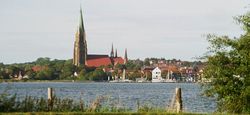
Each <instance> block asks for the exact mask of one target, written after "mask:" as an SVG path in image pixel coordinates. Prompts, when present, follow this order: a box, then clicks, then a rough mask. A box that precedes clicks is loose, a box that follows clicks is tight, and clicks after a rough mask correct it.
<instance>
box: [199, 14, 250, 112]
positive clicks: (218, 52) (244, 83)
mask: <svg viewBox="0 0 250 115" xmlns="http://www.w3.org/2000/svg"><path fill="white" fill-rule="evenodd" d="M237 20H238V22H239V23H240V24H242V25H243V28H244V30H245V32H246V33H245V34H244V35H242V36H241V37H239V38H233V39H230V38H229V37H227V36H215V35H208V41H209V43H210V47H209V49H210V50H209V52H208V54H207V55H206V56H205V59H206V60H207V64H206V67H205V68H204V77H205V78H208V79H210V80H211V83H208V84H205V85H204V89H205V90H204V93H205V94H206V95H207V96H216V98H217V106H218V107H217V109H218V111H221V112H229V113H250V24H249V23H250V14H249V13H248V14H246V15H243V16H239V17H237Z"/></svg>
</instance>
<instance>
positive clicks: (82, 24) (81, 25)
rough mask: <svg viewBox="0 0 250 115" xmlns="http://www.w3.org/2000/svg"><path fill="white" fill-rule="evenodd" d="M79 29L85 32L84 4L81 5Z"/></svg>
mask: <svg viewBox="0 0 250 115" xmlns="http://www.w3.org/2000/svg"><path fill="white" fill-rule="evenodd" d="M79 29H80V30H81V31H84V32H85V29H84V23H83V16H82V6H80V23H79Z"/></svg>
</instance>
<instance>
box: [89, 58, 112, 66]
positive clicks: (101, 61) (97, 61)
mask: <svg viewBox="0 0 250 115" xmlns="http://www.w3.org/2000/svg"><path fill="white" fill-rule="evenodd" d="M110 64H112V62H111V60H110V58H109V57H100V58H92V59H87V66H89V67H100V66H108V65H110Z"/></svg>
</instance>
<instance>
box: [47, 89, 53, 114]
mask: <svg viewBox="0 0 250 115" xmlns="http://www.w3.org/2000/svg"><path fill="white" fill-rule="evenodd" d="M52 97H53V89H52V88H51V87H49V88H48V109H49V111H50V110H52V106H53V105H52Z"/></svg>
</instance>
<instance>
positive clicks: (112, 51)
mask: <svg viewBox="0 0 250 115" xmlns="http://www.w3.org/2000/svg"><path fill="white" fill-rule="evenodd" d="M110 57H111V58H114V46H113V43H112V47H111V52H110Z"/></svg>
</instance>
